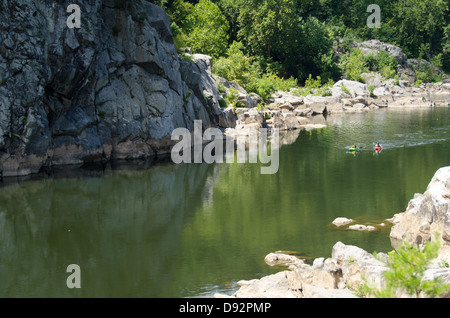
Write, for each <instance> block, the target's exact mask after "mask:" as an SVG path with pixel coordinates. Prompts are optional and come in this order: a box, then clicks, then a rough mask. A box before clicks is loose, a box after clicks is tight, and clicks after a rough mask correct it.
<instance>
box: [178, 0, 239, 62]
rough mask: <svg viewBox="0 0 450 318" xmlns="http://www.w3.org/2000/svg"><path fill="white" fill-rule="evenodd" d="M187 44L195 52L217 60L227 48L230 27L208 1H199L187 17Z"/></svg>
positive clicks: (214, 6) (214, 5)
mask: <svg viewBox="0 0 450 318" xmlns="http://www.w3.org/2000/svg"><path fill="white" fill-rule="evenodd" d="M187 19H188V25H189V33H188V35H187V44H188V45H189V46H190V47H192V49H193V50H194V51H195V52H198V53H204V54H207V55H211V56H212V57H215V58H218V57H220V56H222V55H223V54H224V53H225V51H226V49H227V47H228V38H229V37H228V30H229V29H230V26H229V24H228V21H227V19H226V18H225V16H224V15H223V13H222V12H221V11H220V9H219V7H218V6H217V5H216V4H214V3H213V2H211V1H210V0H200V2H199V3H197V4H196V5H195V6H194V8H193V9H192V13H191V14H190V15H189V16H188V17H187Z"/></svg>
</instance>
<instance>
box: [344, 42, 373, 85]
mask: <svg viewBox="0 0 450 318" xmlns="http://www.w3.org/2000/svg"><path fill="white" fill-rule="evenodd" d="M341 68H342V73H343V74H344V75H345V76H347V77H348V79H349V80H352V81H358V82H361V83H364V78H363V77H362V76H361V73H368V72H369V69H368V67H367V62H366V58H365V56H364V53H363V52H362V51H361V50H360V49H354V50H351V52H350V54H347V55H344V56H343V57H342V58H341Z"/></svg>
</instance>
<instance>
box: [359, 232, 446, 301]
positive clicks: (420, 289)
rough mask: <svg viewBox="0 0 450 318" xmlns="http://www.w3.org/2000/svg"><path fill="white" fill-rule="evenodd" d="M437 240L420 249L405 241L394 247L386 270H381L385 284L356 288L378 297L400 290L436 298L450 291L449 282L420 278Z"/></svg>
mask: <svg viewBox="0 0 450 318" xmlns="http://www.w3.org/2000/svg"><path fill="white" fill-rule="evenodd" d="M439 249H440V243H439V241H438V240H436V241H435V242H428V243H427V244H425V246H424V248H423V250H421V249H420V248H419V247H417V246H412V245H411V244H409V243H407V242H405V243H404V244H403V245H402V246H401V247H400V248H399V249H398V250H396V251H392V252H390V253H389V258H388V266H389V270H388V271H386V272H384V277H385V279H386V287H385V288H383V289H375V288H371V287H370V286H368V284H367V283H366V284H365V285H364V286H363V287H362V288H361V289H360V290H359V291H360V293H362V294H366V295H373V296H376V297H379V298H393V297H395V296H396V292H397V291H398V290H401V291H403V292H406V293H407V294H408V295H409V296H412V297H419V296H421V295H422V294H424V295H426V296H428V297H438V296H440V295H443V294H445V293H447V292H449V291H450V285H449V284H444V283H442V282H441V281H440V280H439V279H437V278H435V279H434V280H432V281H428V280H427V281H425V280H423V277H424V272H425V270H426V268H427V266H428V265H429V264H430V262H431V261H432V260H433V259H435V258H436V257H437V256H438V253H439Z"/></svg>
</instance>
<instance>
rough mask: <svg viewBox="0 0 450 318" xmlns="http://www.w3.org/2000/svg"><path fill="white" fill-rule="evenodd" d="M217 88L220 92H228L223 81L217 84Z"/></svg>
mask: <svg viewBox="0 0 450 318" xmlns="http://www.w3.org/2000/svg"><path fill="white" fill-rule="evenodd" d="M217 90H218V91H219V93H222V94H223V93H226V92H227V90H226V88H225V85H223V83H219V84H217Z"/></svg>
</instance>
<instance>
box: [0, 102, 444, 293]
mask: <svg viewBox="0 0 450 318" xmlns="http://www.w3.org/2000/svg"><path fill="white" fill-rule="evenodd" d="M327 122H328V127H327V128H325V129H323V130H315V131H310V132H306V131H303V132H301V133H300V132H292V133H290V134H289V135H287V136H285V138H284V143H285V145H284V146H283V147H282V149H281V151H280V170H279V172H278V174H276V175H261V174H260V166H259V165H253V164H231V165H225V164H224V165H207V164H192V165H173V164H170V163H160V164H152V165H150V166H145V165H144V166H139V167H136V166H133V167H130V166H113V167H107V168H106V169H105V170H104V171H98V170H83V173H82V174H80V173H79V172H77V173H71V172H70V171H63V172H60V173H58V174H56V175H55V176H52V177H43V178H42V177H40V178H39V179H37V180H28V181H21V182H10V181H3V183H0V297H157V298H159V297H169V298H173V297H211V296H212V295H213V294H214V293H216V292H220V293H225V294H231V293H233V292H234V291H235V290H236V289H237V287H236V286H235V284H234V283H235V282H236V281H239V280H241V279H246V280H247V279H254V278H260V277H262V276H265V275H269V274H272V273H274V272H277V271H280V270H281V269H280V268H271V267H269V266H267V265H266V264H265V263H264V257H265V255H267V254H268V253H270V252H274V251H287V252H291V253H294V254H295V255H298V256H300V257H304V258H306V259H308V260H311V259H313V258H315V257H329V256H330V255H331V249H332V247H333V245H334V244H335V243H336V242H337V241H342V242H344V243H345V244H353V245H357V246H360V247H362V248H364V249H366V250H367V251H369V252H374V251H377V252H387V251H390V250H392V248H391V245H390V241H389V231H390V229H389V227H385V228H382V227H380V228H378V230H377V231H375V232H370V233H369V232H354V231H348V230H342V229H337V228H335V227H333V226H332V225H330V223H331V222H332V221H333V220H334V219H335V218H336V217H348V218H354V219H356V220H358V222H360V223H363V224H375V225H376V224H379V223H381V222H383V221H384V220H385V219H386V218H390V217H392V216H393V215H394V214H395V213H398V212H402V211H404V210H405V208H406V206H407V203H408V201H409V200H410V199H411V198H412V197H413V195H414V193H416V192H424V191H425V189H426V186H427V185H428V183H429V181H430V180H431V178H432V177H433V175H434V173H435V172H436V170H437V169H438V168H440V167H443V166H446V165H450V155H449V154H450V109H448V108H445V109H426V110H425V109H422V110H414V111H406V112H405V111H393V110H389V111H376V112H372V113H369V114H347V115H343V116H330V117H328V118H327ZM376 141H380V142H381V143H382V144H383V145H384V151H383V152H382V153H381V154H380V155H379V156H377V155H376V154H374V153H373V151H372V150H371V149H372V148H373V142H376ZM354 143H357V144H358V145H360V146H362V147H363V149H364V151H363V152H362V153H361V154H359V155H356V156H354V155H351V154H348V153H346V150H345V147H346V146H349V145H352V144H354ZM69 264H78V265H79V266H80V268H81V289H68V288H67V286H66V279H67V277H68V276H69V273H66V268H67V266H68V265H69Z"/></svg>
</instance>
